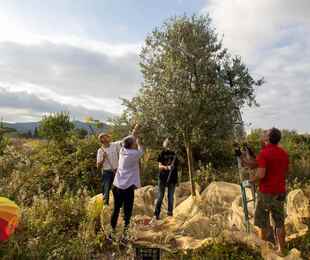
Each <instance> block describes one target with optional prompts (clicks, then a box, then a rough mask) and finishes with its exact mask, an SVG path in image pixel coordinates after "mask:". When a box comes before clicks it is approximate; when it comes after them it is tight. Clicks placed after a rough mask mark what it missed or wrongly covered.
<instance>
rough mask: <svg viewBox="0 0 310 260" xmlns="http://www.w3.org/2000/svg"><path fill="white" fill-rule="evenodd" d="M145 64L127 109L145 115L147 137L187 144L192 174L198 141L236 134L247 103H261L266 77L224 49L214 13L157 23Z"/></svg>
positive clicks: (133, 115) (134, 115)
mask: <svg viewBox="0 0 310 260" xmlns="http://www.w3.org/2000/svg"><path fill="white" fill-rule="evenodd" d="M140 66H141V71H142V74H143V79H144V81H143V85H142V87H141V89H140V91H139V94H138V95H137V96H136V97H134V98H133V99H132V100H130V101H128V100H127V101H125V105H126V106H127V110H126V111H125V114H126V115H127V117H128V118H139V120H140V121H141V122H142V126H143V127H142V132H143V131H144V133H145V136H146V137H147V136H148V137H149V138H146V142H149V143H150V144H154V139H155V138H154V137H162V138H163V137H165V136H171V137H172V138H173V139H174V141H175V142H177V143H178V144H183V145H184V147H185V149H186V153H187V158H188V168H189V176H190V179H192V175H193V160H192V146H193V144H195V143H198V144H208V142H210V140H214V139H225V138H227V137H231V136H232V135H233V134H234V131H233V130H234V129H235V126H236V125H238V124H240V123H241V121H242V120H241V118H240V110H241V108H242V107H243V106H245V105H249V106H251V105H253V104H256V103H255V93H254V92H255V86H259V85H261V84H262V83H263V79H259V80H255V79H253V77H252V76H251V74H250V73H249V71H248V69H247V67H246V65H245V64H244V63H243V62H242V60H241V58H240V57H239V56H235V57H233V56H232V55H230V54H229V52H228V50H227V49H225V48H223V46H222V41H221V40H220V39H219V38H218V35H217V33H216V30H215V28H214V27H213V26H212V24H211V20H210V18H209V17H208V16H192V17H187V16H181V17H174V18H171V19H170V20H168V21H167V22H165V23H164V24H163V26H162V27H160V28H156V29H155V30H154V31H153V32H152V33H151V34H150V35H149V36H148V37H147V38H146V40H145V44H144V47H143V49H142V51H141V53H140ZM158 139H161V138H158ZM193 194H195V191H194V185H193Z"/></svg>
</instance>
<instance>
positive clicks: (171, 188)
mask: <svg viewBox="0 0 310 260" xmlns="http://www.w3.org/2000/svg"><path fill="white" fill-rule="evenodd" d="M175 186H176V184H175V183H169V184H168V185H167V184H166V183H164V182H163V181H161V180H159V182H158V197H157V202H156V206H155V212H154V215H155V216H156V217H157V218H159V215H160V210H161V204H162V203H163V199H164V196H165V189H166V187H168V216H172V215H173V200H174V191H175Z"/></svg>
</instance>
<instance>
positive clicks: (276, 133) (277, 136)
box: [269, 127, 282, 144]
mask: <svg viewBox="0 0 310 260" xmlns="http://www.w3.org/2000/svg"><path fill="white" fill-rule="evenodd" d="M281 137H282V135H281V131H280V130H279V129H277V128H275V127H273V128H271V129H270V131H269V142H270V143H271V144H278V143H279V142H280V140H281Z"/></svg>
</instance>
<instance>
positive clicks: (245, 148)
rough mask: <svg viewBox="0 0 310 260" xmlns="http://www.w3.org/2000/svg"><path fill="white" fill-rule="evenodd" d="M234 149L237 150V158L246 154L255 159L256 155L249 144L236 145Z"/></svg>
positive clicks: (236, 143)
mask: <svg viewBox="0 0 310 260" xmlns="http://www.w3.org/2000/svg"><path fill="white" fill-rule="evenodd" d="M234 148H235V156H236V157H241V155H243V154H246V155H248V156H250V157H252V158H255V153H254V152H253V150H252V149H251V148H250V146H249V144H248V143H246V142H243V143H241V144H240V143H238V142H235V143H234Z"/></svg>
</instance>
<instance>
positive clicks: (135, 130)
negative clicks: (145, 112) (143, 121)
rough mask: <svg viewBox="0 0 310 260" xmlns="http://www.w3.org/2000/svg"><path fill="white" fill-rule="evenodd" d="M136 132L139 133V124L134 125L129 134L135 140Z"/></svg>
mask: <svg viewBox="0 0 310 260" xmlns="http://www.w3.org/2000/svg"><path fill="white" fill-rule="evenodd" d="M138 132H139V124H136V125H135V127H134V128H133V130H132V133H131V134H132V135H133V136H134V137H135V138H136V139H138Z"/></svg>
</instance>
